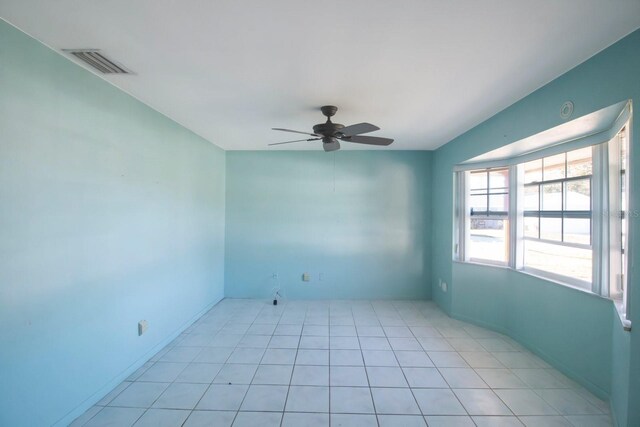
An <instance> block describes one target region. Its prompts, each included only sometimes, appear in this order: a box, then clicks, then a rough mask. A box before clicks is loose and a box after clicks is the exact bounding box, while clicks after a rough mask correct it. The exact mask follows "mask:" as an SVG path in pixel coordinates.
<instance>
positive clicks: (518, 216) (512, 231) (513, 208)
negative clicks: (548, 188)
mask: <svg viewBox="0 0 640 427" xmlns="http://www.w3.org/2000/svg"><path fill="white" fill-rule="evenodd" d="M508 192H509V266H510V267H511V268H514V269H521V268H522V266H523V261H524V169H523V168H522V167H521V166H518V165H512V166H510V167H509V189H508Z"/></svg>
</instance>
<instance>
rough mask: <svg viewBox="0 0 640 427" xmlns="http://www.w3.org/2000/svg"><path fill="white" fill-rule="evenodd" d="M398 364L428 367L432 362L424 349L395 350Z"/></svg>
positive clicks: (431, 365)
mask: <svg viewBox="0 0 640 427" xmlns="http://www.w3.org/2000/svg"><path fill="white" fill-rule="evenodd" d="M394 353H395V355H396V359H398V363H399V364H400V366H402V367H403V368H404V367H413V368H430V367H433V366H434V364H433V362H432V361H431V359H429V356H428V355H427V353H426V352H424V351H395V352H394Z"/></svg>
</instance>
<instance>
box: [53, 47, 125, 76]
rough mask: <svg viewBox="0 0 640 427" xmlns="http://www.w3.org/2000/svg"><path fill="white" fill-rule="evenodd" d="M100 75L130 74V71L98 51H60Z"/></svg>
mask: <svg viewBox="0 0 640 427" xmlns="http://www.w3.org/2000/svg"><path fill="white" fill-rule="evenodd" d="M62 50H63V51H64V52H66V53H68V54H70V55H73V56H74V57H76V58H77V59H79V60H80V61H82V62H84V63H85V64H87V65H89V66H91V67H92V68H95V69H96V70H98V71H100V72H101V73H102V74H131V71H129V70H127V69H126V68H124V67H123V66H122V65H120V64H117V63H116V62H113V61H112V60H111V59H109V58H107V57H106V56H104V55H103V54H102V53H100V50H99V49H62Z"/></svg>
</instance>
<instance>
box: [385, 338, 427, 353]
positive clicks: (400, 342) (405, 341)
mask: <svg viewBox="0 0 640 427" xmlns="http://www.w3.org/2000/svg"><path fill="white" fill-rule="evenodd" d="M387 339H388V340H389V344H390V345H391V348H392V349H393V350H394V351H396V350H408V351H420V350H422V346H421V345H420V343H419V342H418V340H417V339H415V338H387Z"/></svg>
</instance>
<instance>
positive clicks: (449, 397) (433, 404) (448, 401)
mask: <svg viewBox="0 0 640 427" xmlns="http://www.w3.org/2000/svg"><path fill="white" fill-rule="evenodd" d="M412 391H413V395H414V396H415V398H416V401H417V402H418V405H419V406H420V410H421V411H422V413H423V414H424V415H466V414H467V412H466V411H465V410H464V408H463V407H462V405H461V404H460V401H458V399H457V398H456V396H455V395H454V394H453V392H452V391H451V390H450V389H448V388H447V389H413V390H412Z"/></svg>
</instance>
